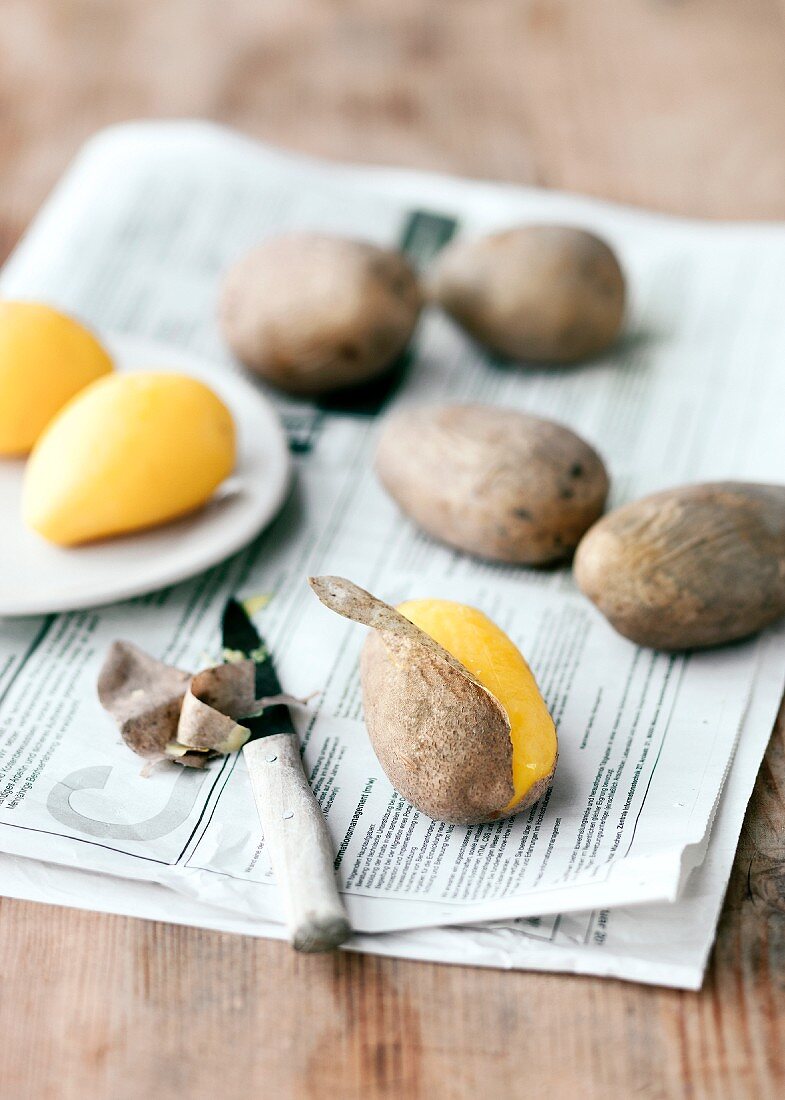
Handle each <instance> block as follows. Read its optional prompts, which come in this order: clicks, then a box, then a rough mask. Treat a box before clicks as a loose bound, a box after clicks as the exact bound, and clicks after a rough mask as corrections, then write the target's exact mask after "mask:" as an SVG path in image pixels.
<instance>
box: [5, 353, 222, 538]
mask: <svg viewBox="0 0 785 1100" xmlns="http://www.w3.org/2000/svg"><path fill="white" fill-rule="evenodd" d="M234 463H235V429H234V422H233V420H232V416H231V413H230V412H229V410H228V409H227V408H226V406H225V405H224V404H223V402H222V401H221V400H220V399H219V398H218V397H217V396H216V395H215V394H214V393H213V391H212V390H211V389H209V388H208V387H207V386H205V385H203V383H201V382H198V381H196V380H195V379H193V378H189V377H187V376H186V375H178V374H158V373H146V372H145V373H139V374H124V375H112V376H110V377H109V378H104V379H101V380H99V381H98V382H95V383H93V385H92V386H90V387H88V389H86V390H84V391H83V392H82V393H80V394H78V395H77V396H76V397H75V398H73V400H72V401H71V402H70V403H69V404H68V405H66V407H65V408H64V409H63V410H62V412H61V413H60V414H59V415H58V416H57V417H56V418H55V419H54V420H53V421H52V423H51V424H50V425H49V427H48V428H47V430H46V431H45V432H44V434H43V435H42V436H41V438H40V440H39V441H38V443H37V444H36V446H35V448H34V450H33V453H32V455H31V456H30V460H29V462H28V465H27V470H26V472H25V484H24V494H23V513H24V519H25V522H26V523H27V525H28V526H29V527H31V528H32V529H33V530H34V531H37V532H38V533H39V534H40V535H43V536H44V538H46V539H48V540H49V541H50V542H54V543H58V544H60V545H61V546H73V545H76V544H78V543H82V542H89V541H91V540H93V539H100V538H106V537H108V536H110V535H118V534H122V533H125V532H129V531H135V530H138V529H140V528H144V527H152V526H154V525H156V524H159V523H164V522H166V521H167V520H170V519H174V518H175V517H177V516H181V515H184V514H186V513H187V512H191V511H193V510H194V509H195V508H198V507H199V506H200V505H202V504H204V503H205V501H206V500H207V499H208V497H210V495H211V494H212V493H213V491H214V490H215V489H216V488H217V486H218V485H219V484H220V483H221V482H222V481H223V480H224V478H225V477H227V475H228V474H230V473H231V471H232V469H233V468H234Z"/></svg>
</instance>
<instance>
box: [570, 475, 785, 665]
mask: <svg viewBox="0 0 785 1100" xmlns="http://www.w3.org/2000/svg"><path fill="white" fill-rule="evenodd" d="M574 570H575V579H576V581H577V583H578V586H579V587H580V589H581V591H582V592H584V593H585V595H587V596H588V597H589V599H590V600H592V601H593V602H594V603H595V604H596V605H597V607H598V608H599V609H600V611H601V612H602V613H603V615H604V616H605V617H606V618H607V619H608V621H609V622H610V623H611V625H612V626H613V627H615V629H616V630H617V631H618V632H619V633H620V634H623V635H624V637H625V638H629V639H630V640H631V641H633V642H636V643H637V644H638V645H642V646H649V647H651V648H652V649H663V650H681V649H697V648H703V647H706V646H715V645H722V644H723V643H725V642H732V641H735V640H737V639H739V638H744V637H746V636H748V635H750V634H754V633H755V632H756V631H758V630H761V629H762V628H763V627H765V626H768V625H769V624H770V623H773V622H775V621H776V620H777V619H779V618H780V617H781V616H782V615H783V614H785V488H783V487H782V486H778V485H756V484H749V483H745V482H732V481H727V482H716V483H710V484H703V485H686V486H682V487H680V488H676V489H669V490H666V491H665V492H662V493H655V494H654V495H653V496H649V497H645V498H644V499H642V500H639V501H636V502H635V503H633V504H628V505H625V506H624V507H622V508H618V509H616V511H614V512H610V513H609V514H608V515H607V516H605V517H604V518H603V519H601V520H600V521H599V522H598V523H597V524H595V526H594V527H592V529H591V530H590V531H589V532H588V534H587V535H586V536H585V537H584V539H583V540H582V542H581V544H580V546H579V547H578V551H577V553H576V555H575V565H574Z"/></svg>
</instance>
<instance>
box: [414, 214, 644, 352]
mask: <svg viewBox="0 0 785 1100" xmlns="http://www.w3.org/2000/svg"><path fill="white" fill-rule="evenodd" d="M429 295H430V297H431V298H432V299H433V300H435V301H437V302H438V303H439V304H440V305H441V306H442V308H443V309H445V310H446V311H447V313H449V314H450V315H451V316H452V317H453V318H454V320H456V321H457V322H458V324H459V325H461V326H462V327H463V328H464V329H466V331H467V332H468V333H469V334H470V335H471V336H473V337H474V339H475V340H477V341H479V342H480V343H481V344H485V345H486V346H487V347H489V348H490V349H491V350H492V351H494V352H496V353H497V354H498V355H502V356H504V357H506V358H509V359H513V360H518V361H520V360H524V361H526V360H528V361H534V362H537V363H553V364H560V363H574V362H577V361H578V360H580V359H586V358H589V357H590V356H593V355H598V354H599V353H600V352H602V351H604V350H605V349H606V348H608V347H610V345H611V344H612V343H613V342H614V341H615V340H616V338H617V336H618V335H619V332H620V331H621V327H622V323H623V320H624V308H625V299H626V288H625V280H624V273H623V271H622V269H621V265H620V264H619V261H618V259H617V258H616V256H615V254H614V252H613V251H612V249H611V248H610V247H609V246H608V245H607V244H606V243H605V241H603V240H601V239H600V238H599V237H597V236H595V235H594V234H593V233H589V232H587V231H586V230H585V229H578V228H574V227H572V226H563V225H524V226H518V227H517V228H513V229H508V230H505V231H504V232H502V233H494V234H492V235H491V236H488V237H483V238H481V239H480V240H476V241H457V242H456V243H455V244H453V245H451V246H449V247H448V248H446V249H445V250H444V252H443V253H442V255H441V257H440V259H439V260H438V261H437V263H436V265H435V267H434V270H433V273H432V275H431V277H430V279H429Z"/></svg>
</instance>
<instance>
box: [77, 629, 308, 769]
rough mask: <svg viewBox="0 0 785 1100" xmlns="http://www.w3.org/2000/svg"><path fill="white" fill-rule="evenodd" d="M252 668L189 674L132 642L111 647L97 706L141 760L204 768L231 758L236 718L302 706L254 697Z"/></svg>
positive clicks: (284, 698)
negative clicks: (224, 757)
mask: <svg viewBox="0 0 785 1100" xmlns="http://www.w3.org/2000/svg"><path fill="white" fill-rule="evenodd" d="M255 682H256V663H255V662H254V661H253V660H248V659H245V660H239V661H232V662H231V663H227V664H221V665H216V666H214V667H212V668H206V669H203V670H202V671H201V672H198V673H196V674H195V675H194V674H193V673H190V672H186V671H184V670H183V669H180V668H176V667H174V666H173V665H167V664H165V663H164V662H162V661H158V660H156V659H155V658H154V657H151V656H150V655H149V654H148V653H145V652H144V650H142V649H140V648H139V647H138V646H136V645H134V644H133V643H132V642H126V641H116V642H113V643H112V645H111V647H110V649H109V652H108V653H107V655H106V659H105V661H104V664H103V667H102V669H101V672H100V674H99V677H98V698H99V701H100V703H101V706H102V707H103V708H104V710H106V711H107V712H108V713H109V714H110V715H111V716H112V718H113V719H114V720H115V722H116V723H117V725H118V727H119V729H120V733H121V735H122V738H123V740H124V741H125V743H126V745H128V747H129V748H130V749H131V750H132V751H133V752H135V753H136V754H137V755H138V756H141V757H144V759H145V761H146V768H145V771H149V769H150V768H151V767H152V766H153V765H155V764H157V763H159V762H162V761H166V760H168V761H171V762H172V763H175V764H180V765H181V766H183V767H190V768H203V767H204V766H205V765H206V764H207V762H208V761H209V760H211V759H213V758H214V757H215V756H221V755H225V754H226V753H230V752H236V751H237V750H239V749H240V748H242V746H243V745H244V744H245V742H246V741H247V740H248V738H249V736H250V730H249V729H247V728H246V727H245V726H244V725H243V724H242V719H244V718H250V717H252V716H255V715H258V714H259V713H260V712H261V711H263V710H264V708H265V707H269V706H276V705H286V706H291V705H294V704H298V703H301V702H302V700H299V699H295V698H294V697H293V696H291V695H285V694H279V695H274V696H262V697H260V698H257V697H256V694H255V690H254V689H255Z"/></svg>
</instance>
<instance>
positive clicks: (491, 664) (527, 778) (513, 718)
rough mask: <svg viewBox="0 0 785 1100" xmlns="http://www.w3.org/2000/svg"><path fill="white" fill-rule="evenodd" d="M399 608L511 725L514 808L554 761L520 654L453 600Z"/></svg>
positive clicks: (478, 614) (542, 710)
mask: <svg viewBox="0 0 785 1100" xmlns="http://www.w3.org/2000/svg"><path fill="white" fill-rule="evenodd" d="M398 610H399V611H400V612H401V614H402V615H405V616H406V618H407V619H409V621H410V622H413V623H414V624H415V626H418V627H419V628H420V630H423V631H425V633H426V634H429V635H430V636H431V637H432V638H433V639H434V641H436V642H438V643H439V645H441V646H442V647H443V648H444V649H446V650H447V652H448V653H450V654H452V656H453V657H455V659H456V660H457V661H460V663H461V664H462V665H463V666H464V668H466V669H468V670H469V672H471V673H472V674H473V675H474V676H475V677H476V678H477V679H478V680H479V681H480V683H481V684H482V685H483V687H485V688H487V689H488V691H490V693H491V694H492V695H493V696H494V698H495V699H496V700H497V702H499V703H500V704H501V706H502V707H503V708H504V710H505V711H506V713H507V717H508V718H509V721H510V739H511V741H512V780H513V786H514V788H515V794H514V795H513V797H512V799H511V801H510V803H509V804H508V805H507V806H506V807H504V809H505V810H507V811H508V810H511V809H513V808H514V807H515V806H516V805H517V804H518V803H519V802H520V801H521V799H522V798H524V796H525V795H526V793H527V792H528V791H529V790H530V788H531V787H532V786H533V785H534V784H535V783H537V782H538V781H539V780H540V779H544V778H545V777H546V776H548V775H550V774H551V772H552V771H553V767H554V764H555V762H556V752H557V740H556V727H555V726H554V724H553V719H552V718H551V716H550V714H549V713H548V708H547V707H546V705H545V701H544V700H543V698H542V696H541V695H540V691H539V688H538V687H537V682H536V680H535V679H534V675H533V673H532V671H531V669H530V668H529V666H528V664H527V663H526V661H525V660H524V658H523V656H522V654H521V652H520V650H519V649H518V648H517V646H516V645H515V644H514V643H513V642H512V641H511V640H510V639H509V638H508V637H507V635H506V634H505V633H504V631H503V630H501V629H500V628H499V627H498V626H496V624H495V623H493V622H491V620H490V619H489V618H488V616H487V615H484V614H483V613H482V611H478V610H477V609H476V608H474V607H467V606H466V605H465V604H461V603H455V602H453V601H452V600H409V601H407V602H406V603H403V604H401V605H400V607H399V608H398Z"/></svg>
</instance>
